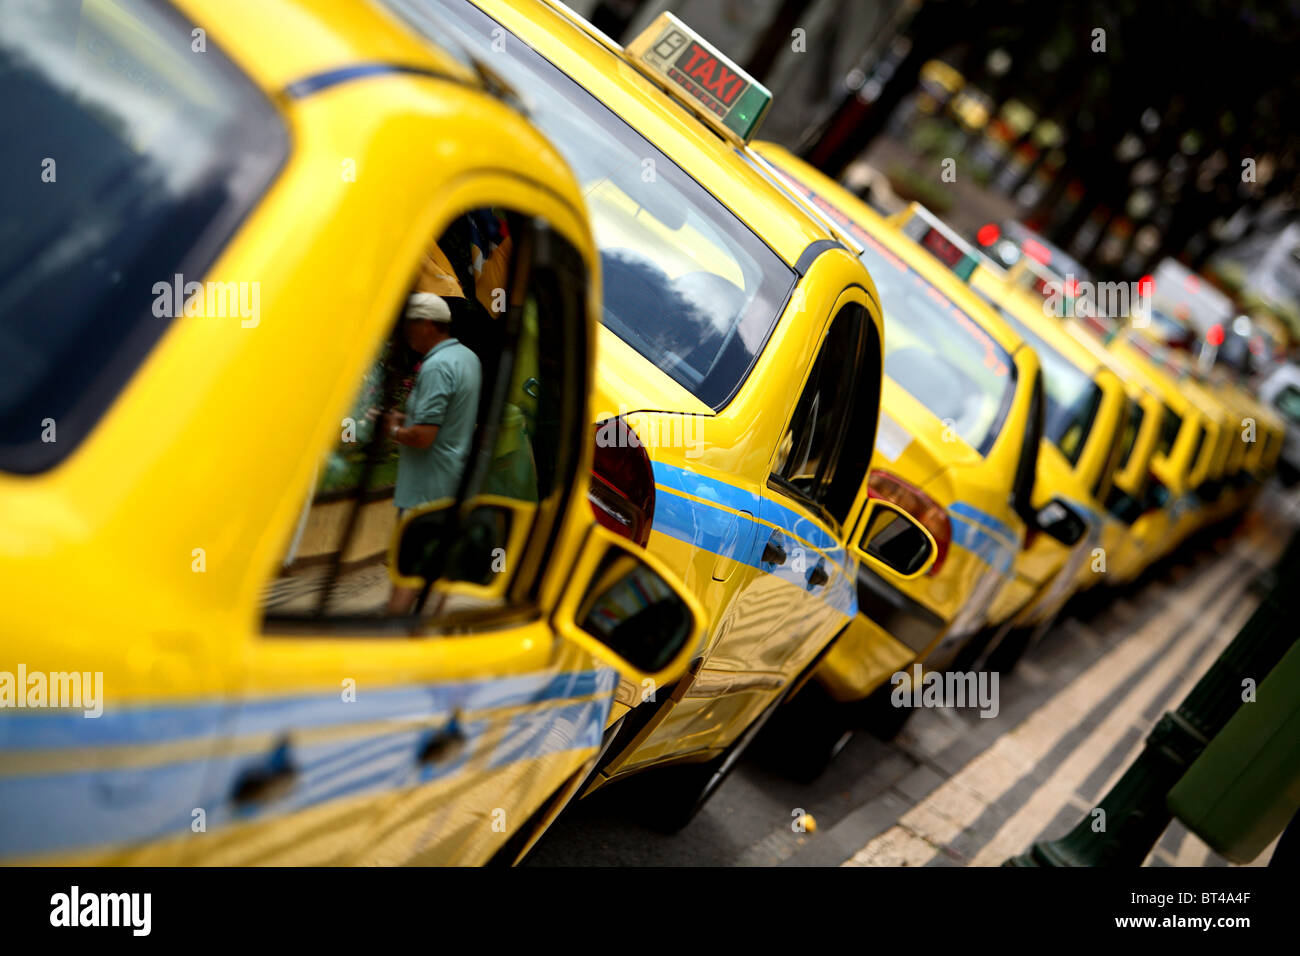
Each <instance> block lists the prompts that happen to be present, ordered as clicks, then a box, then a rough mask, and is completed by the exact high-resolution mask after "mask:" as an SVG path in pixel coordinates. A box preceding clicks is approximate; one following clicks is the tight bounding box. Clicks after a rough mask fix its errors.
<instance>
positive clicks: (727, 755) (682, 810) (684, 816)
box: [638, 687, 790, 833]
mask: <svg viewBox="0 0 1300 956" xmlns="http://www.w3.org/2000/svg"><path fill="white" fill-rule="evenodd" d="M789 693H790V688H789V687H787V688H786V689H785V690H784V691H782V692H781V693H780V694H778V695H777V697H776V699H775V700H774V701H772V703H770V704H768V706H767V709H766V710H764V711H763V713H761V714H760V715H759V716H758V717H757V719H755V720H754V722H753V723H751V724H750V725H749V726H748V727H747V728H745V731H744V733H742V734H741V735H740V736H739V737H737V738H736V739H735V740H734V741H732V742H731V745H730V746H728V747H727V749H726V750H724V751H723V752H722V753H720V754H719V755H718V756H716V757H714V758H713V759H712V760H709V761H708V762H706V763H699V764H681V765H678V766H671V767H663V768H661V769H658V770H653V771H651V772H649V773H648V774H647V775H646V779H645V780H644V781H638V784H640V785H641V787H642V793H641V798H642V799H641V801H640V802H641V814H640V815H641V816H642V818H643V819H644V821H645V822H646V823H647V824H649V825H650V826H652V827H654V828H655V829H656V830H659V831H661V832H663V833H676V832H678V831H679V830H681V829H682V828H683V827H685V826H686V825H687V824H688V823H690V822H691V820H693V819H694V818H695V815H696V814H697V813H699V812H700V808H701V807H703V806H704V804H705V803H707V802H708V800H709V798H710V797H711V796H713V794H715V793H716V792H717V791H718V788H719V787H721V786H722V782H723V781H724V780H726V779H727V777H728V776H729V775H730V774H731V771H732V770H734V769H735V766H736V764H737V763H738V762H739V760H740V755H741V754H743V753H744V752H745V748H746V747H748V746H749V745H750V743H751V742H752V741H753V740H754V738H755V737H757V736H758V733H759V731H760V730H762V729H763V726H764V725H765V724H766V723H767V721H768V720H769V719H770V718H771V716H772V714H774V713H775V712H776V709H777V707H779V706H780V705H781V703H782V701H784V700H785V699H786V696H787V695H788V694H789Z"/></svg>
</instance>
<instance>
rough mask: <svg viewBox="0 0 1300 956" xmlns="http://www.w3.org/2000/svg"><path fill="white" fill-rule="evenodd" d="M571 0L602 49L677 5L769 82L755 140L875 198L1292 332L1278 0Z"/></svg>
mask: <svg viewBox="0 0 1300 956" xmlns="http://www.w3.org/2000/svg"><path fill="white" fill-rule="evenodd" d="M571 6H572V7H574V9H576V10H577V11H578V12H579V13H581V14H583V15H584V16H586V17H587V18H588V19H590V20H592V22H593V23H594V24H595V25H596V26H598V27H600V28H601V29H602V30H604V31H605V32H606V33H608V34H609V35H610V36H612V37H614V38H615V39H617V40H620V41H622V42H626V41H627V40H629V39H630V38H631V37H633V36H635V35H636V34H637V33H638V32H640V30H642V29H643V28H644V27H645V26H646V25H648V24H649V23H650V22H651V21H652V20H653V19H654V18H655V17H656V16H657V15H658V14H659V13H661V12H663V11H665V10H669V11H671V12H673V13H674V14H676V15H677V16H679V17H681V18H682V19H683V20H685V21H686V22H688V23H690V24H691V25H692V26H693V27H695V28H696V29H698V30H699V31H701V32H702V33H703V34H704V35H705V36H706V37H708V38H709V39H710V40H711V41H712V42H713V43H714V44H715V45H717V46H718V47H719V48H720V49H722V51H723V52H724V53H726V54H727V55H728V56H729V57H731V58H732V59H733V60H735V61H736V62H737V63H738V64H740V65H741V66H742V67H744V68H745V69H746V70H747V71H748V72H749V73H751V74H752V75H754V76H755V77H757V78H758V79H759V80H760V81H761V82H763V83H764V84H766V85H767V86H768V87H769V88H770V89H771V90H772V92H773V94H774V97H775V102H774V104H773V107H772V111H771V114H770V115H769V117H768V119H767V120H766V121H765V124H764V126H763V129H762V130H761V133H760V135H761V136H763V137H765V138H769V139H774V140H777V141H778V142H781V143H783V144H784V145H786V146H789V147H791V148H793V149H795V150H796V151H797V152H799V153H800V154H801V155H803V156H804V157H805V158H807V159H809V160H810V161H812V162H813V163H814V164H815V165H817V166H818V167H820V168H821V169H823V170H825V171H826V172H828V173H830V174H832V175H834V176H837V177H839V178H841V179H842V180H844V181H845V182H846V183H847V184H849V185H850V187H852V188H854V189H855V190H856V191H858V192H860V193H862V194H863V195H865V196H866V197H867V198H869V199H870V200H871V201H873V202H874V203H876V204H877V205H879V206H882V207H885V208H889V207H890V206H892V205H895V204H897V203H899V202H902V201H906V200H911V199H916V200H919V201H921V202H924V203H925V204H926V205H927V206H930V207H931V208H932V209H933V210H934V211H935V212H937V213H939V214H940V215H943V216H944V217H945V218H947V219H948V220H949V221H950V222H951V223H952V224H953V225H954V226H956V227H957V228H958V229H959V230H962V231H964V232H965V233H967V234H968V235H970V236H972V237H974V236H975V235H976V233H977V231H978V229H979V227H980V226H981V225H983V224H985V223H989V222H1005V221H1009V220H1018V221H1020V222H1023V223H1025V224H1026V225H1028V226H1029V227H1030V228H1032V229H1034V230H1037V231H1038V232H1040V233H1041V234H1042V235H1043V236H1045V237H1046V238H1048V239H1049V240H1050V241H1051V242H1053V243H1055V244H1056V245H1057V246H1059V247H1060V248H1062V249H1064V250H1066V251H1067V252H1069V253H1070V254H1071V255H1072V256H1074V257H1075V258H1076V259H1078V260H1079V261H1080V262H1081V263H1082V264H1084V265H1085V266H1086V267H1088V268H1089V269H1092V270H1093V271H1094V272H1096V273H1098V274H1099V275H1103V276H1108V277H1114V278H1120V279H1129V280H1136V279H1137V278H1138V277H1140V276H1145V275H1150V274H1152V273H1153V272H1154V271H1155V270H1156V268H1157V267H1158V266H1159V264H1160V262H1161V261H1162V260H1164V259H1166V258H1174V259H1177V260H1178V261H1179V262H1180V263H1181V264H1182V265H1184V266H1186V267H1187V268H1189V269H1190V270H1191V271H1193V272H1198V273H1204V274H1206V275H1208V276H1209V278H1210V280H1211V281H1212V282H1214V283H1215V284H1218V285H1222V286H1223V288H1224V290H1225V291H1226V292H1228V293H1229V294H1230V295H1232V296H1233V297H1234V298H1236V299H1238V302H1239V303H1240V302H1245V303H1246V307H1248V308H1250V309H1254V310H1257V311H1262V312H1267V313H1269V315H1270V316H1271V318H1272V319H1273V320H1275V321H1276V322H1278V323H1280V325H1281V327H1282V328H1284V329H1289V330H1290V336H1291V337H1292V338H1300V227H1297V226H1296V225H1295V224H1296V222H1297V216H1296V206H1297V198H1298V196H1300V188H1298V187H1300V123H1297V118H1298V115H1300V114H1298V110H1297V103H1300V70H1298V69H1297V68H1296V63H1297V60H1296V52H1295V51H1296V50H1300V2H1298V0H1281V2H1278V0H1181V2H1172V0H1104V2H1098V0H1074V2H1071V0H1065V2H1058V3H1044V2H1042V0H1038V2H1031V0H572V3H571ZM1243 65H1245V67H1244V68H1243ZM946 160H951V161H952V162H950V163H945V161H946ZM945 169H946V170H948V171H949V175H948V176H945V175H944V171H945Z"/></svg>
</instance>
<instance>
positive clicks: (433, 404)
mask: <svg viewBox="0 0 1300 956" xmlns="http://www.w3.org/2000/svg"><path fill="white" fill-rule="evenodd" d="M405 332H406V341H407V344H408V345H410V346H411V348H413V349H415V351H417V352H419V353H421V354H422V355H423V356H424V359H423V360H422V361H421V363H420V366H419V371H418V372H417V373H416V378H415V385H414V386H413V387H412V388H411V394H410V395H409V396H408V397H407V400H406V411H405V412H396V411H390V412H389V413H388V415H387V416H386V417H385V422H384V423H385V427H386V428H387V431H388V434H389V436H390V437H391V438H392V439H393V441H395V442H397V444H398V445H400V446H401V448H400V449H399V451H398V458H397V489H396V492H395V494H394V495H393V503H394V504H395V505H397V507H398V508H400V509H402V510H406V509H408V508H414V507H417V506H418V505H422V504H428V503H429V502H433V501H438V500H439V499H442V498H455V497H456V489H457V488H458V487H459V485H460V479H461V476H462V475H463V474H464V471H465V464H466V462H467V461H468V460H469V452H470V445H471V444H472V443H473V440H474V426H475V424H476V419H477V418H478V401H479V390H480V388H481V387H482V382H483V370H482V367H481V366H480V364H479V360H478V356H477V355H475V354H474V353H473V352H472V351H470V350H469V349H468V348H466V347H465V346H464V345H462V344H461V343H460V341H459V340H458V339H455V338H453V337H452V335H451V310H450V309H449V308H447V303H446V302H444V301H443V300H442V298H441V297H440V296H437V295H434V294H433V293H432V292H417V293H415V294H414V295H412V296H411V297H410V299H409V300H408V301H407V306H406V325H405Z"/></svg>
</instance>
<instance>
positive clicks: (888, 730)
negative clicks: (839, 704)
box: [853, 682, 915, 743]
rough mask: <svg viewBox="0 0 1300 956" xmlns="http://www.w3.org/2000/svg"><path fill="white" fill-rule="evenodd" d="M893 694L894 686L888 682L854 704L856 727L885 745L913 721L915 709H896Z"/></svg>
mask: <svg viewBox="0 0 1300 956" xmlns="http://www.w3.org/2000/svg"><path fill="white" fill-rule="evenodd" d="M893 694H894V685H893V684H892V683H888V682H887V683H884V684H881V685H880V686H879V687H877V688H876V689H875V690H874V691H872V692H871V694H870V695H868V696H867V697H865V698H864V699H863V700H860V701H858V702H857V703H856V704H854V705H853V711H854V721H853V722H854V725H855V726H857V727H861V728H862V729H863V730H865V731H867V732H868V733H869V734H871V736H873V737H875V738H876V739H877V740H882V741H884V742H885V743H888V742H889V741H891V740H893V739H894V738H895V737H897V736H898V735H899V734H900V733H902V730H903V727H904V726H906V724H907V722H908V721H909V720H910V719H911V717H912V713H913V712H914V710H915V708H912V707H895V706H894V702H893V700H892V697H893Z"/></svg>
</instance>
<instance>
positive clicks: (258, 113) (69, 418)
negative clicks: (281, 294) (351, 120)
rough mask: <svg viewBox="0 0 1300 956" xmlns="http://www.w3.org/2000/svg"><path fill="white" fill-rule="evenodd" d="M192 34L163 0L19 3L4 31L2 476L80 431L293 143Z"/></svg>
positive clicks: (43, 459) (0, 106)
mask: <svg viewBox="0 0 1300 956" xmlns="http://www.w3.org/2000/svg"><path fill="white" fill-rule="evenodd" d="M190 30H191V25H190V24H189V23H187V22H186V21H185V20H183V19H182V18H181V17H180V16H179V15H177V14H176V13H175V12H174V11H173V10H171V8H170V7H167V6H166V5H164V4H161V3H156V2H149V0H85V2H84V3H80V4H67V3H51V4H29V5H27V6H26V8H25V9H24V11H23V13H22V14H21V15H19V16H16V17H14V16H11V17H10V18H9V19H8V20H6V22H5V27H4V29H3V31H0V76H3V81H2V82H3V86H4V91H5V95H4V97H3V98H0V128H3V129H4V130H5V135H4V136H3V137H0V468H3V469H5V470H7V471H14V472H20V473H27V474H30V473H34V472H39V471H43V470H45V469H47V468H51V467H53V466H54V465H55V464H57V463H58V462H59V461H61V460H62V459H63V458H64V457H66V456H67V455H68V454H69V453H70V452H71V451H72V449H74V448H75V447H76V446H77V444H78V443H79V442H80V441H81V440H82V439H83V438H84V437H85V435H86V434H87V433H88V432H89V431H90V429H91V428H92V427H93V426H94V424H95V422H96V421H97V420H98V419H99V417H100V415H102V413H103V411H104V410H105V409H106V408H107V407H108V404H109V402H110V401H111V400H112V398H113V397H114V396H115V395H116V394H117V392H118V391H119V390H120V389H121V388H122V386H123V385H124V384H125V383H126V381H127V380H128V379H129V378H130V376H131V374H132V373H133V372H134V370H135V368H136V366H137V365H138V364H139V363H140V361H141V359H142V358H143V357H144V355H145V354H146V353H147V352H148V350H149V348H150V347H151V346H152V345H153V343H154V342H155V341H157V339H158V337H159V336H160V335H162V333H163V332H164V331H165V330H166V329H167V327H168V325H169V323H170V321H171V319H172V317H174V316H176V314H177V312H178V311H183V309H181V310H178V308H177V305H178V303H177V301H176V300H177V299H182V303H181V305H182V306H183V297H182V296H181V294H180V291H178V292H177V294H175V295H172V294H171V291H172V290H173V289H177V290H184V289H185V287H186V286H187V285H188V284H189V283H191V282H196V283H197V282H199V281H200V280H202V279H203V273H204V271H205V270H206V268H207V267H208V266H209V265H210V264H211V262H212V261H213V260H214V259H215V257H216V254H217V253H218V252H219V251H220V249H221V247H222V246H223V245H224V243H225V242H226V240H227V239H228V238H229V235H230V234H231V233H232V232H233V231H234V229H235V227H236V226H237V225H238V223H239V221H240V220H241V219H242V218H243V216H244V215H245V214H246V213H247V212H248V210H249V209H250V208H251V207H252V205H253V203H254V202H255V200H256V198H257V196H259V195H260V194H261V193H262V191H263V190H264V189H265V188H266V186H267V184H268V183H269V182H270V180H271V178H272V177H273V176H274V174H275V172H276V170H278V168H279V167H280V164H281V163H282V162H283V160H284V157H285V155H286V153H287V143H288V141H287V137H286V134H285V131H284V128H283V126H282V124H281V123H280V120H279V118H278V115H277V113H276V112H275V110H274V109H273V108H272V106H271V104H270V103H269V102H268V101H267V100H266V99H265V98H264V97H263V96H262V95H261V93H260V92H259V91H258V90H257V89H256V88H255V87H253V86H252V85H251V84H250V83H249V82H248V81H247V80H246V79H244V77H243V76H242V75H241V74H240V73H238V71H237V70H236V69H235V67H234V66H233V65H232V64H231V63H230V62H229V61H228V60H227V59H226V58H225V57H224V56H223V55H222V53H221V52H220V51H219V50H217V49H216V48H215V46H214V44H213V43H212V41H211V39H208V40H206V50H205V52H204V53H203V54H202V55H196V54H195V53H194V52H192V51H191V43H192V42H193V40H192V37H191V33H190ZM256 278H257V277H250V281H252V280H255V279H256ZM160 289H165V290H167V291H166V292H165V293H163V294H160V292H159V290H160ZM187 297H188V296H185V297H184V298H187ZM190 321H226V322H231V323H233V325H232V329H233V330H232V332H231V334H234V335H238V334H241V331H242V330H241V327H240V321H241V320H240V318H239V317H238V316H236V317H235V318H234V319H206V318H205V319H192V320H190ZM243 334H252V333H248V332H244V333H243Z"/></svg>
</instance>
